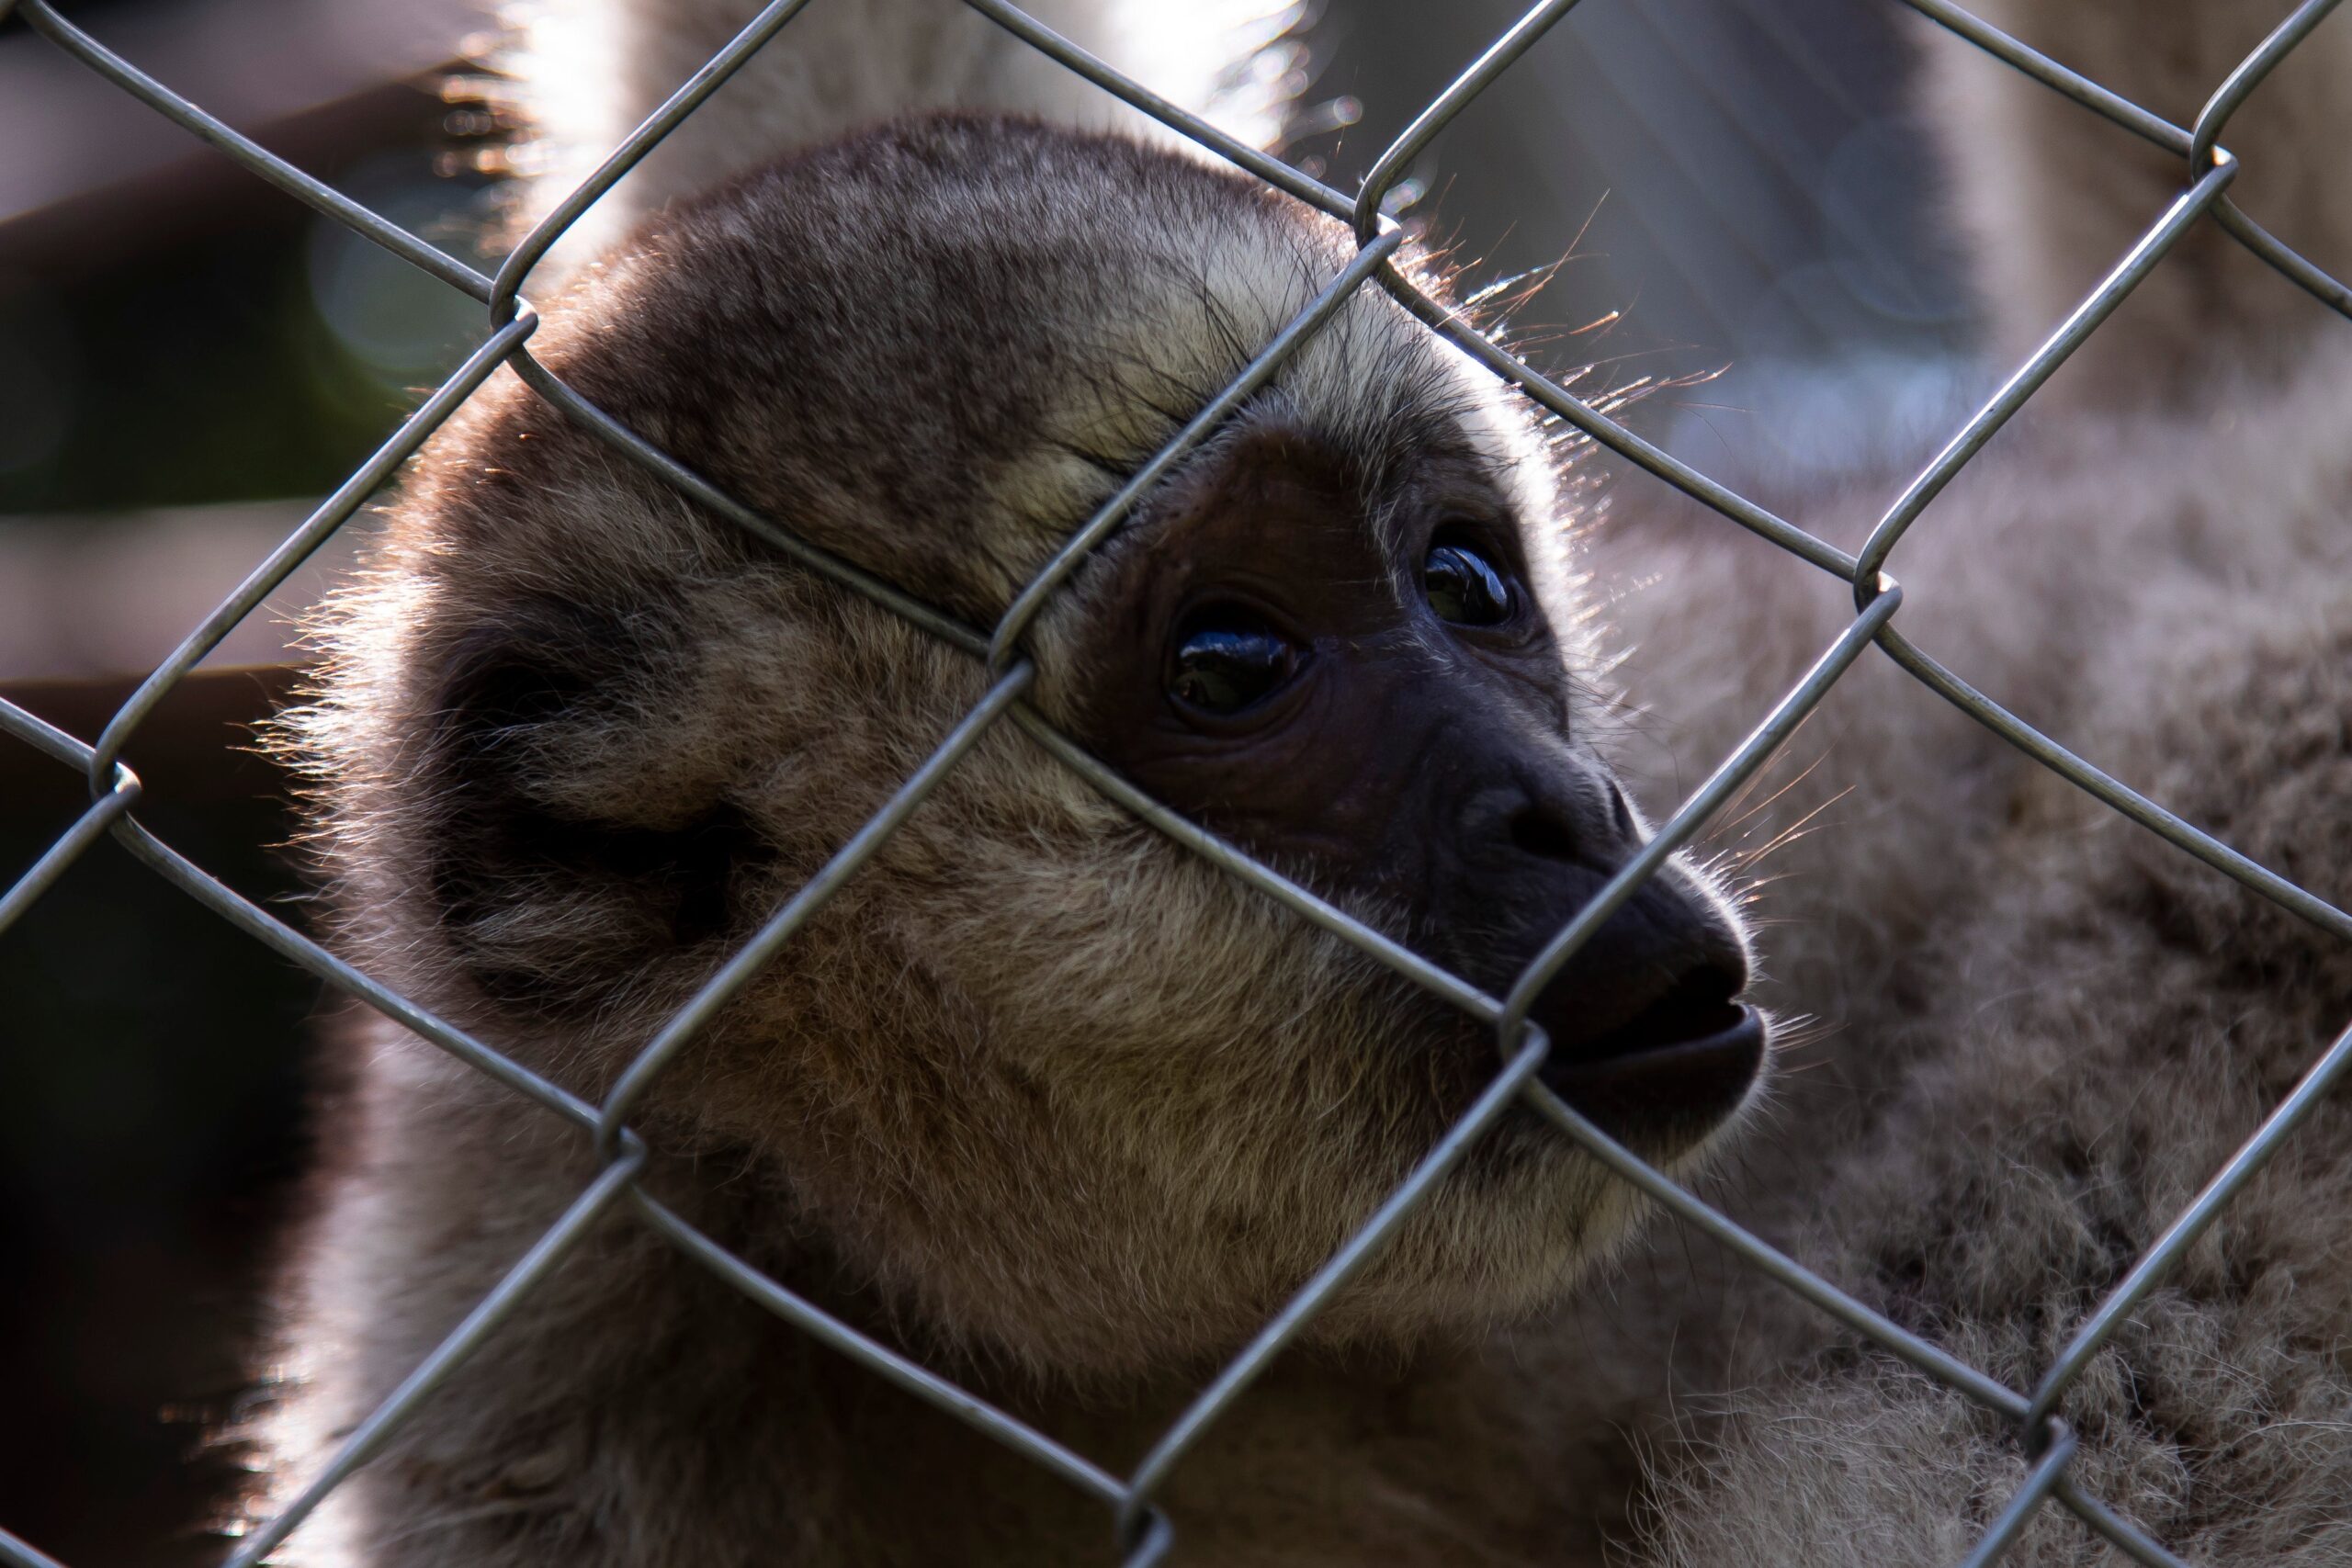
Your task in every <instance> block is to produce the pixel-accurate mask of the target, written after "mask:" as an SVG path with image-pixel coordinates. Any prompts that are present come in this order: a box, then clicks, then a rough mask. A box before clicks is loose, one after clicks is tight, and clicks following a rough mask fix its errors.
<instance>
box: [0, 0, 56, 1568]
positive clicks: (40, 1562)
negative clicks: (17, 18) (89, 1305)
mask: <svg viewBox="0 0 2352 1568" xmlns="http://www.w3.org/2000/svg"><path fill="white" fill-rule="evenodd" d="M7 15H8V7H7V5H6V0H0V19H6V17H7ZM0 1562H9V1563H13V1564H15V1568H65V1564H64V1563H62V1562H59V1561H58V1560H57V1559H56V1558H54V1557H51V1556H50V1555H49V1553H47V1552H45V1551H35V1550H34V1548H33V1546H32V1544H31V1543H30V1542H28V1541H26V1540H21V1539H20V1538H18V1537H17V1536H13V1535H10V1534H9V1533H8V1532H7V1531H6V1530H5V1529H0Z"/></svg>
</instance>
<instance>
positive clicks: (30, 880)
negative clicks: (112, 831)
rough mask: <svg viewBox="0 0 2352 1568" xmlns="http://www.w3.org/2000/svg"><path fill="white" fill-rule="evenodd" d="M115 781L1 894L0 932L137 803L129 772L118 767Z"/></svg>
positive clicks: (134, 779)
mask: <svg viewBox="0 0 2352 1568" xmlns="http://www.w3.org/2000/svg"><path fill="white" fill-rule="evenodd" d="M114 777H115V784H114V787H113V788H112V789H110V790H107V792H106V793H105V794H104V795H99V796H98V798H97V799H96V801H95V802H93V803H92V804H91V806H90V807H89V808H88V809H87V810H85V811H84V812H83V813H82V815H81V816H79V817H77V818H74V825H73V826H72V827H71V828H68V829H65V831H64V832H63V833H62V834H60V835H59V836H58V837H57V838H56V839H55V840H52V841H51V844H50V846H49V848H48V849H47V850H45V851H43V852H41V856H40V859H39V860H36V861H35V862H33V863H32V865H31V866H30V867H29V868H28V869H27V870H26V872H25V873H24V874H23V875H21V876H19V877H17V880H16V882H15V884H14V885H12V886H10V887H9V889H8V891H7V892H6V894H0V931H6V930H7V929H8V928H9V927H10V926H12V925H15V924H16V923H17V917H19V916H21V915H22V914H23V913H24V912H25V911H26V910H27V909H29V908H32V907H33V904H34V903H35V902H36V901H37V900H38V899H39V898H40V896H41V895H42V894H44V893H46V892H48V891H49V890H50V888H51V886H54V885H55V884H56V881H57V879H58V878H59V877H61V876H62V875H64V874H65V868H66V867H67V866H70V865H72V864H73V863H74V862H75V861H77V860H80V859H81V858H82V852H84V851H85V850H87V849H88V848H89V847H90V846H91V845H92V844H95V843H96V842H97V841H98V840H100V839H101V838H104V837H105V836H106V833H107V829H109V828H112V827H113V826H114V824H115V822H116V820H117V819H118V818H120V817H121V816H122V814H123V813H124V812H126V811H129V810H130V808H131V807H132V806H133V805H134V804H136V803H137V801H138V799H139V794H140V786H139V779H138V777H137V775H135V774H133V773H131V771H130V769H129V768H125V767H121V766H119V765H118V766H117V767H116V769H115V771H114Z"/></svg>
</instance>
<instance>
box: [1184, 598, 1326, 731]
mask: <svg viewBox="0 0 2352 1568" xmlns="http://www.w3.org/2000/svg"><path fill="white" fill-rule="evenodd" d="M1298 660H1299V649H1298V647H1297V645H1296V644H1295V643H1293V642H1292V641H1291V640H1290V638H1288V637H1284V636H1283V634H1282V633H1280V632H1278V631H1276V630H1275V629H1274V628H1273V627H1272V626H1269V625H1267V624H1266V623H1265V622H1264V621H1262V620H1261V619H1259V618H1258V617H1257V616H1255V615H1250V614H1249V613H1248V612H1246V611H1237V610H1230V609H1222V610H1217V611H1215V612H1212V613H1211V614H1209V615H1202V616H1197V617H1195V618H1193V620H1190V621H1187V622H1186V623H1185V624H1184V626H1183V628H1182V630H1181V631H1180V632H1179V633H1178V634H1177V637H1176V646H1175V648H1174V649H1172V650H1171V651H1170V654H1169V660H1168V694H1169V695H1170V696H1172V697H1174V698H1175V699H1176V701H1177V702H1178V703H1180V704H1182V705H1184V706H1185V707H1188V708H1193V709H1195V710H1197V711H1199V712H1202V713H1208V714H1217V715H1224V714H1232V713H1239V712H1240V711H1241V710H1242V709H1243V708H1246V707H1248V706H1250V705H1251V704H1253V703H1256V702H1258V701H1259V700H1260V699H1261V698H1263V697H1264V696H1266V695H1267V694H1269V693H1271V692H1272V691H1273V690H1274V688H1276V687H1277V686H1280V685H1281V684H1282V683H1283V682H1285V681H1287V680H1289V679H1290V678H1291V676H1292V674H1293V673H1295V671H1297V669H1298Z"/></svg>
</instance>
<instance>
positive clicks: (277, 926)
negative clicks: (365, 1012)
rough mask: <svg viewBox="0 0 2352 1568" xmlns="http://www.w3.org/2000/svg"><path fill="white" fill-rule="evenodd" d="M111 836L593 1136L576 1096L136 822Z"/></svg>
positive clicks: (184, 887)
mask: <svg viewBox="0 0 2352 1568" xmlns="http://www.w3.org/2000/svg"><path fill="white" fill-rule="evenodd" d="M114 834H115V837H116V839H117V840H120V842H121V843H122V845H123V847H124V848H126V849H128V850H129V851H130V852H131V853H132V854H134V855H136V856H138V857H139V858H140V859H141V860H142V861H144V862H145V863H147V864H148V865H149V866H150V867H152V868H153V870H155V871H157V872H159V873H161V874H162V875H163V877H164V881H166V882H168V883H170V884H171V885H172V886H175V887H177V888H179V889H180V890H181V891H182V892H184V893H186V894H187V895H188V897H192V898H194V899H195V900H196V901H197V902H198V903H199V904H202V905H204V906H205V907H206V908H209V909H210V910H211V911H212V912H213V913H214V914H216V915H219V916H220V918H221V919H225V920H227V921H228V922H229V923H230V924H231V925H232V926H234V927H236V928H237V929H238V930H239V931H243V932H244V933H245V934H246V935H248V936H250V937H253V938H254V940H256V941H258V942H261V943H262V945H263V946H265V947H267V948H269V949H271V950H272V951H273V952H275V953H277V954H278V955H279V956H281V957H283V958H287V959H290V960H291V961H292V962H294V963H295V964H300V965H301V966H302V967H303V968H305V969H307V970H309V971H310V972H311V974H313V975H316V976H318V977H319V978H320V979H322V980H324V981H326V982H327V983H328V984H329V985H331V986H333V987H335V988H336V989H337V990H339V991H343V992H345V993H346V994H348V995H350V996H353V997H356V998H358V999H359V1000H361V1001H363V1002H366V1003H367V1004H368V1006H369V1007H371V1008H374V1009H375V1010H377V1011H378V1012H380V1013H382V1014H383V1015H384V1016H385V1017H387V1018H389V1019H390V1020H391V1021H393V1022H395V1023H397V1024H399V1025H401V1027H402V1028H404V1029H406V1030H408V1031H409V1032H411V1033H413V1034H415V1035H417V1036H419V1037H420V1038H422V1039H424V1040H425V1041H427V1042H429V1043H432V1044H434V1045H437V1046H439V1047H440V1048H441V1049H442V1050H444V1051H446V1052H447V1053H448V1054H449V1055H452V1056H455V1057H456V1058H458V1060H459V1061H461V1062H463V1063H465V1064H466V1065H467V1066H469V1067H472V1068H473V1069H474V1070H475V1071H477V1072H479V1073H481V1075H482V1076H484V1077H488V1078H490V1079H492V1080H493V1081H494V1082H497V1083H502V1084H504V1085H505V1086H506V1087H507V1088H509V1089H514V1090H515V1092H516V1093H518V1094H523V1095H527V1096H529V1097H530V1098H531V1099H533V1100H537V1101H538V1102H539V1103H540V1104H541V1105H543V1106H545V1107H547V1108H548V1110H549V1111H554V1112H555V1113H556V1114H557V1115H559V1116H561V1117H563V1118H565V1119H566V1120H568V1121H570V1122H574V1123H575V1124H577V1125H579V1126H581V1127H584V1128H587V1129H589V1130H591V1131H593V1130H594V1128H595V1126H596V1111H595V1108H594V1106H591V1105H590V1104H588V1103H587V1102H586V1101H585V1100H582V1099H580V1098H579V1096H577V1095H575V1094H573V1093H571V1091H570V1090H569V1089H562V1088H560V1087H558V1086H557V1085H555V1084H552V1083H549V1082H548V1080H547V1079H545V1078H543V1077H539V1076H538V1075H537V1073H534V1072H532V1071H531V1070H530V1069H529V1068H528V1067H526V1066H522V1065H521V1064H520V1063H518V1062H515V1061H514V1060H513V1059H511V1058H510V1057H508V1056H506V1055H503V1054H501V1053H499V1052H497V1051H493V1050H492V1049H491V1048H490V1047H489V1046H487V1045H485V1044H483V1043H481V1041H479V1040H476V1039H475V1038H474V1037H473V1036H472V1035H470V1034H468V1033H467V1032H465V1031H464V1030H462V1029H459V1028H458V1027H457V1026H456V1025H454V1024H452V1023H449V1022H448V1021H446V1020H444V1019H442V1018H440V1017H438V1016H436V1015H435V1014H434V1013H431V1012H428V1011H426V1010H424V1008H421V1007H419V1006H417V1005H416V1004H415V1003H414V1002H413V1001H411V1000H409V999H408V998H406V997H404V996H402V995H401V993H400V992H398V991H395V990H393V989H392V988H391V987H389V986H386V985H383V984H382V983H380V982H379V981H377V980H375V979H372V978H370V977H369V976H367V975H365V974H363V973H361V972H360V971H359V970H358V969H356V968H354V967H353V966H352V965H351V964H346V963H345V962H344V961H343V960H342V959H340V958H338V957H336V956H335V955H334V953H330V952H328V951H327V950H326V949H325V948H323V947H322V946H320V945H319V944H318V943H317V942H313V941H311V939H310V938H309V937H306V936H304V935H303V934H302V933H301V932H300V931H296V930H295V929H294V928H293V927H291V926H289V925H288V924H287V923H286V922H285V921H283V920H281V919H277V918H275V917H274V916H272V915H270V914H268V913H266V912H265V911H264V910H263V909H262V908H260V907H258V906H257V905H255V904H254V903H253V902H252V901H251V900H250V899H247V898H246V897H244V896H243V894H240V893H238V892H237V891H236V890H235V889H234V888H232V887H231V886H228V885H227V884H226V883H224V882H222V881H220V879H219V878H217V877H215V876H214V875H212V874H211V873H209V872H208V871H206V870H205V869H204V868H203V867H201V866H199V865H198V864H197V863H195V862H194V861H191V860H189V859H188V858H187V856H186V855H183V854H181V853H180V852H178V851H177V850H175V849H173V848H172V847H171V846H170V845H169V844H167V843H165V842H164V840H161V839H159V838H157V837H156V836H155V835H154V834H153V833H152V832H150V831H148V829H147V828H146V827H145V825H144V824H142V823H141V821H140V820H139V819H138V818H135V817H125V818H121V819H120V820H119V821H118V822H117V823H116V824H115V828H114Z"/></svg>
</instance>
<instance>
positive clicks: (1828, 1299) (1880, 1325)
mask: <svg viewBox="0 0 2352 1568" xmlns="http://www.w3.org/2000/svg"><path fill="white" fill-rule="evenodd" d="M1521 1093H1522V1097H1523V1098H1524V1099H1525V1100H1526V1101H1527V1103H1528V1104H1530V1105H1532V1106H1533V1107H1534V1108H1535V1110H1536V1111H1538V1112H1539V1113H1541V1114H1542V1115H1543V1116H1544V1118H1545V1119H1546V1120H1548V1121H1549V1122H1551V1123H1552V1124H1553V1125H1554V1126H1555V1127H1557V1128H1558V1129H1559V1130H1560V1131H1561V1132H1563V1133H1565V1134H1567V1136H1568V1137H1569V1138H1570V1139H1572V1140H1574V1142H1575V1143H1576V1144H1577V1146H1578V1147H1580V1148H1582V1149H1583V1150H1584V1151H1585V1152H1586V1153H1588V1154H1589V1155H1591V1156H1593V1157H1594V1158H1595V1159H1598V1160H1599V1161H1600V1163H1601V1164H1602V1165H1605V1166H1607V1167H1608V1168H1610V1169H1611V1170H1612V1171H1614V1172H1615V1173H1616V1174H1617V1175H1618V1176H1619V1177H1621V1178H1623V1179H1624V1180H1625V1181H1626V1182H1627V1183H1628V1184H1630V1185H1632V1186H1633V1187H1634V1188H1636V1189H1638V1190H1641V1191H1642V1192H1645V1193H1646V1194H1648V1195H1649V1196H1650V1197H1651V1198H1653V1199H1655V1200H1657V1202H1658V1203H1659V1204H1660V1205H1661V1206H1663V1207H1664V1208H1665V1209H1666V1210H1667V1211H1668V1213H1671V1214H1673V1215H1674V1216H1675V1217H1676V1218H1677V1219H1679V1220H1680V1221H1682V1222H1683V1223H1684V1224H1688V1225H1690V1226H1691V1227H1692V1228H1694V1229H1696V1230H1698V1231H1700V1232H1702V1233H1703V1234H1705V1235H1709V1236H1712V1237H1713V1239H1714V1240H1716V1241H1717V1242H1719V1243H1721V1244H1722V1245H1723V1246H1724V1247H1726V1248H1728V1249H1729V1250H1730V1251H1731V1252H1732V1253H1733V1254H1734V1255H1735V1256H1736V1257H1739V1258H1744V1259H1746V1260H1747V1263H1748V1264H1749V1265H1750V1266H1751V1267H1753V1268H1754V1269H1757V1270H1758V1272H1760V1273H1762V1274H1763V1275H1764V1276H1765V1277H1766V1278H1768V1279H1770V1280H1777V1281H1778V1282H1779V1283H1781V1285H1783V1286H1785V1287H1786V1288H1787V1289H1788V1290H1790V1291H1791V1292H1794V1293H1795V1294H1796V1295H1798V1296H1801V1297H1803V1298H1804V1300H1806V1301H1808V1302H1811V1303H1813V1304H1814V1305H1815V1306H1817V1307H1819V1308H1820V1309H1821V1310H1822V1311H1823V1312H1826V1313H1827V1314H1829V1315H1830V1316H1832V1317H1834V1318H1836V1319H1837V1320H1838V1322H1840V1323H1842V1324H1844V1325H1846V1326H1847V1327H1849V1328H1850V1329H1853V1330H1854V1331H1855V1332H1856V1333H1858V1334H1860V1335H1861V1336H1862V1337H1864V1338H1866V1339H1868V1340H1870V1341H1871V1343H1873V1344H1875V1345H1876V1346H1878V1348H1880V1349H1882V1350H1884V1351H1885V1352H1887V1354H1889V1355H1891V1356H1894V1358H1896V1359H1898V1360H1901V1361H1903V1362H1905V1364H1907V1365H1909V1366H1911V1367H1912V1368H1914V1369H1916V1370H1917V1371H1922V1372H1925V1373H1927V1374H1928V1376H1929V1377H1931V1378H1934V1379H1935V1380H1936V1381H1937V1382H1941V1383H1943V1384H1945V1385H1946V1386H1948V1387H1950V1388H1951V1389H1952V1390H1954V1391H1955V1392H1957V1393H1962V1394H1965V1395H1966V1396H1967V1397H1969V1398H1970V1399H1973V1400H1974V1401H1975V1402H1976V1403H1977V1404H1982V1405H1984V1406H1985V1408H1986V1409H1988V1410H1991V1411H1992V1412H1994V1413H1995V1414H1996V1415H1999V1416H2008V1417H2010V1418H2011V1419H2015V1418H2017V1417H2018V1416H2023V1415H2024V1414H2025V1410H2026V1404H2027V1401H2026V1396H2025V1395H2024V1394H2022V1393H2018V1392H2017V1390H2015V1389H2013V1388H2010V1387H2009V1386H2008V1385H2007V1384H2006V1383H2003V1382H1998V1381H1997V1380H1996V1379H1994V1378H1992V1377H1989V1376H1987V1375H1986V1374H1985V1373H1984V1372H1981V1371H1977V1370H1976V1369H1975V1368H1974V1367H1972V1366H1970V1365H1969V1364H1968V1363H1967V1362H1965V1361H1963V1360H1962V1359H1959V1358H1958V1357H1956V1356H1954V1355H1952V1354H1951V1352H1950V1351H1948V1350H1946V1349H1944V1348H1942V1347H1940V1346H1939V1345H1935V1344H1932V1343H1930V1342H1929V1341H1928V1340H1926V1339H1923V1338H1921V1337H1919V1336H1918V1335H1917V1334H1914V1333H1912V1332H1911V1331H1910V1330H1909V1329H1907V1328H1905V1327H1904V1326H1902V1325H1900V1324H1897V1323H1895V1322H1894V1321H1893V1320H1892V1319H1890V1318H1888V1317H1886V1316H1885V1315H1884V1314H1881V1313H1878V1312H1874V1311H1872V1310H1871V1308H1869V1307H1867V1306H1864V1305H1863V1304H1862V1303H1860V1302H1859V1301H1856V1300H1855V1299H1854V1298H1853V1297H1852V1296H1850V1295H1849V1294H1848V1293H1847V1292H1844V1291H1842V1290H1840V1289H1838V1287H1837V1286H1836V1285H1833V1284H1831V1283H1830V1282H1829V1281H1828V1280H1825V1279H1823V1278H1822V1277H1821V1276H1820V1275H1819V1274H1816V1273H1815V1272H1814V1271H1813V1270H1812V1269H1808V1268H1806V1267H1805V1266H1804V1264H1802V1263H1800V1262H1798V1261H1797V1260H1796V1259H1795V1258H1791V1257H1790V1256H1789V1255H1788V1254H1787V1253H1785V1252H1782V1251H1781V1250H1780V1248H1778V1247H1774V1246H1773V1245H1772V1244H1771V1243H1770V1242H1768V1241H1766V1240H1765V1239H1764V1238H1763V1237H1762V1236H1759V1235H1757V1234H1756V1233H1755V1232H1754V1231H1751V1230H1749V1229H1748V1228H1747V1226H1745V1225H1743V1224H1740V1223H1739V1222H1738V1221H1736V1220H1734V1219H1732V1218H1731V1217H1729V1216H1728V1215H1726V1214H1724V1213H1723V1211H1721V1210H1720V1209H1717V1208H1716V1207H1715V1206H1714V1205H1713V1204H1712V1203H1710V1202H1708V1201H1706V1200H1705V1199H1703V1198H1702V1197H1700V1196H1699V1195H1698V1194H1697V1193H1695V1192H1693V1191H1691V1190H1690V1189H1689V1188H1687V1187H1685V1186H1683V1185H1682V1184H1681V1183H1680V1182H1679V1181H1676V1180H1675V1179H1673V1178H1671V1177H1669V1176H1667V1175H1665V1174H1664V1173H1663V1172H1661V1171H1659V1170H1658V1169H1657V1168H1655V1167H1653V1166H1652V1165H1650V1163H1649V1162H1648V1161H1646V1160H1645V1159H1643V1158H1642V1157H1641V1156H1639V1155H1637V1154H1635V1153H1634V1151H1633V1150H1631V1149H1629V1148H1627V1147H1626V1146H1625V1145H1623V1144H1621V1143H1619V1142H1618V1141H1617V1140H1616V1139H1614V1138H1612V1137H1611V1136H1610V1135H1609V1134H1606V1133H1604V1132H1602V1131H1601V1130H1600V1127H1599V1126H1598V1125H1597V1124H1595V1123H1594V1122H1590V1121H1588V1120H1587V1119H1586V1118H1585V1116H1584V1113H1583V1112H1581V1111H1577V1109H1576V1108H1575V1107H1574V1106H1572V1105H1570V1104H1569V1103H1568V1102H1567V1101H1566V1100H1562V1099H1561V1098H1560V1097H1559V1096H1558V1095H1556V1094H1554V1093H1553V1092H1552V1091H1551V1089H1549V1088H1547V1087H1545V1086H1544V1084H1543V1083H1541V1082H1537V1083H1532V1084H1529V1085H1528V1086H1527V1087H1526V1089H1524V1090H1522V1091H1521Z"/></svg>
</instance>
